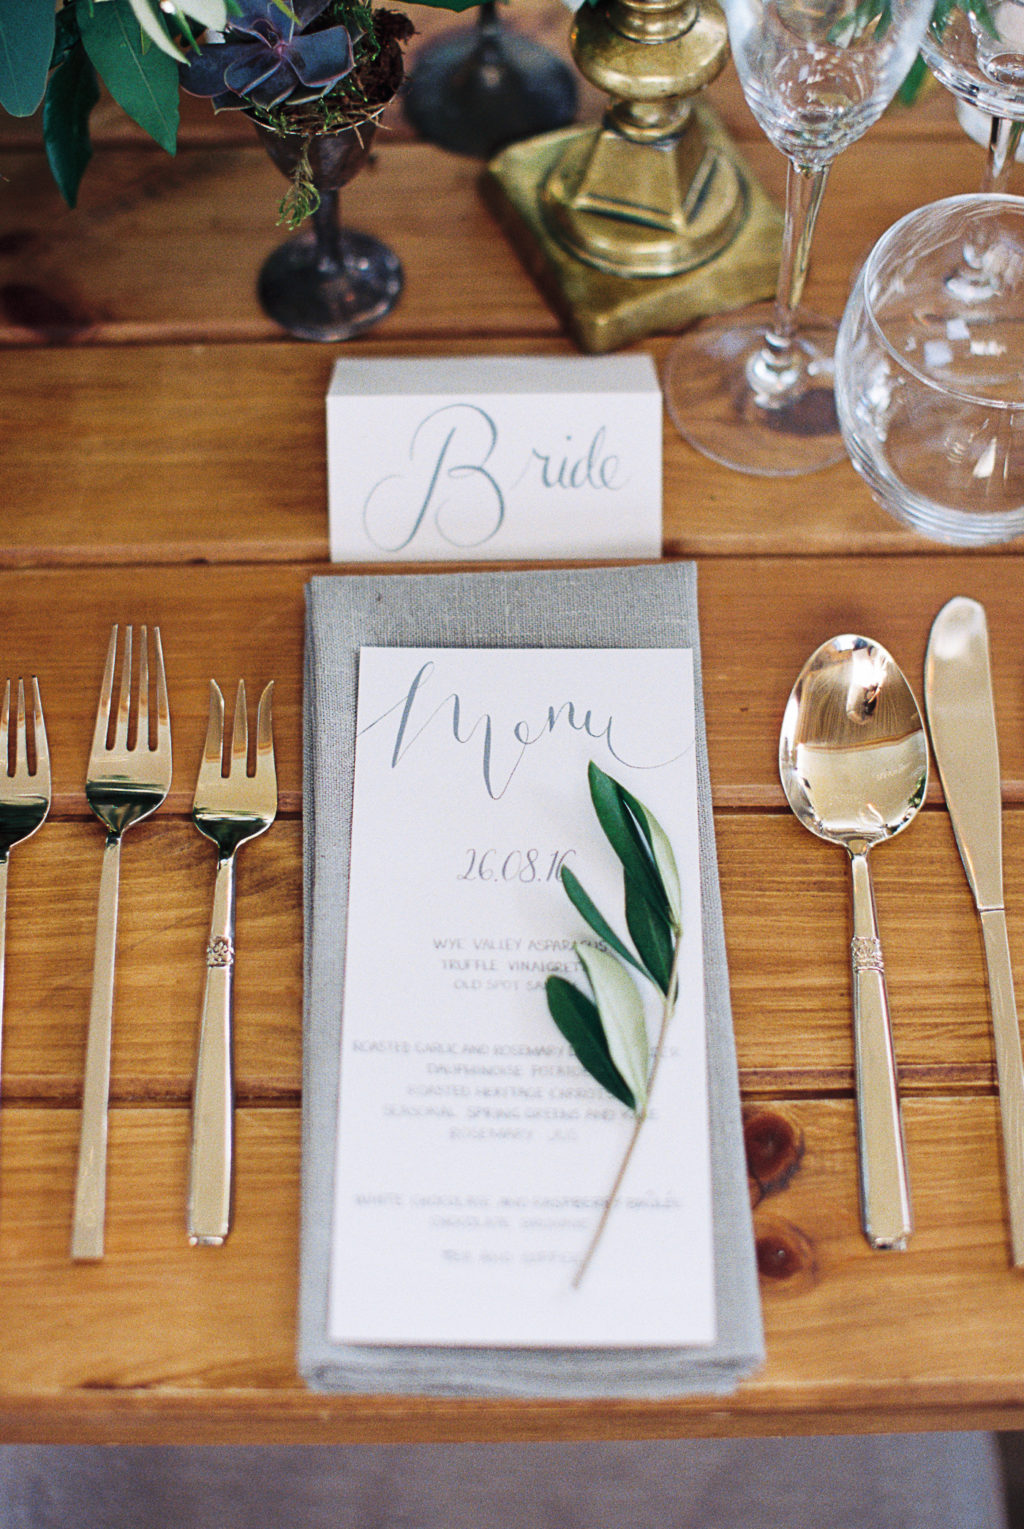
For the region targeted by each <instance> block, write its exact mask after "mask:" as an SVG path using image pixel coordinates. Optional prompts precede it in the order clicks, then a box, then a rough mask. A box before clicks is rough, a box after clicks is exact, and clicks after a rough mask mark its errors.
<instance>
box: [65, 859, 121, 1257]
mask: <svg viewBox="0 0 1024 1529" xmlns="http://www.w3.org/2000/svg"><path fill="white" fill-rule="evenodd" d="M120 876H121V838H120V835H119V834H108V835H107V842H106V844H105V845H104V847H103V867H102V870H101V871H100V895H99V904H98V907H97V911H96V944H95V948H94V951H93V962H92V998H91V1000H90V1003H89V1031H88V1037H87V1039H86V1043H85V1082H84V1085H83V1089H82V1128H81V1135H80V1137H79V1144H78V1177H77V1180H76V1182H75V1213H74V1220H73V1222H72V1226H71V1257H72V1258H74V1259H79V1260H95V1259H98V1258H102V1257H103V1222H104V1217H105V1215H106V1207H107V1109H108V1106H109V1102H110V1040H111V1028H112V1019H113V1013H114V957H115V955H116V952H117V894H118V886H119V883H120Z"/></svg>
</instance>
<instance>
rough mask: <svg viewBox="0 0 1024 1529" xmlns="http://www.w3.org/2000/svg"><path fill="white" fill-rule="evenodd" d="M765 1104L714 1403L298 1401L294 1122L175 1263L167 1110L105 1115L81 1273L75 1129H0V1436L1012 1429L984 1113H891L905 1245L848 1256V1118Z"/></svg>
mask: <svg viewBox="0 0 1024 1529" xmlns="http://www.w3.org/2000/svg"><path fill="white" fill-rule="evenodd" d="M785 1108H786V1109H787V1110H788V1112H789V1114H790V1115H791V1116H792V1115H794V1113H795V1114H796V1116H797V1118H798V1120H799V1123H800V1127H801V1129H802V1131H803V1133H804V1137H805V1141H806V1150H805V1153H804V1157H803V1160H802V1162H801V1165H800V1167H799V1169H798V1171H797V1172H796V1174H795V1175H794V1176H793V1178H792V1179H791V1180H790V1182H789V1185H788V1187H787V1188H786V1189H785V1190H784V1191H783V1192H782V1193H780V1194H778V1195H776V1196H773V1197H771V1198H770V1199H767V1200H764V1201H762V1202H761V1204H759V1205H758V1207H757V1210H756V1212H755V1235H756V1238H757V1243H758V1251H759V1257H760V1259H761V1263H762V1267H763V1268H764V1270H765V1271H766V1272H765V1273H764V1275H763V1277H762V1295H763V1301H764V1317H765V1326H766V1334H767V1342H768V1349H769V1353H770V1355H771V1362H770V1366H769V1368H768V1370H766V1371H765V1372H764V1373H763V1374H762V1375H760V1376H758V1377H755V1378H754V1379H753V1380H751V1381H749V1382H747V1383H746V1384H744V1385H743V1386H742V1387H741V1388H740V1390H739V1392H738V1393H737V1395H736V1396H735V1397H733V1398H719V1399H716V1400H715V1402H714V1404H713V1405H711V1406H709V1405H708V1404H707V1403H706V1402H701V1401H699V1400H691V1401H681V1402H680V1401H673V1402H663V1403H631V1402H615V1403H610V1402H589V1403H559V1404H558V1405H552V1404H549V1403H531V1402H522V1401H520V1402H493V1403H479V1402H451V1401H446V1402H437V1401H433V1400H426V1399H417V1398H411V1399H410V1398H406V1399H403V1398H395V1397H391V1398H389V1397H357V1398H354V1399H352V1398H337V1397H336V1398H328V1397H323V1396H314V1395H311V1394H310V1393H307V1392H305V1391H304V1390H303V1389H302V1387H301V1385H300V1383H299V1382H298V1379H297V1377H296V1375H295V1370H294V1360H293V1342H294V1322H295V1306H294V1292H295V1275H294V1269H295V1258H296V1254H297V1225H296V1217H295V1206H296V1198H297V1174H298V1155H299V1154H298V1139H299V1138H298V1116H297V1112H296V1111H295V1110H294V1109H263V1110H243V1111H242V1112H240V1121H239V1187H238V1209H237V1221H236V1229H235V1232H234V1233H233V1234H232V1238H231V1240H230V1241H229V1242H228V1243H227V1244H226V1245H225V1247H224V1248H223V1249H218V1250H212V1249H210V1250H206V1249H190V1248H189V1247H188V1246H187V1244H186V1242H185V1238H184V1234H183V1230H182V1224H181V1205H182V1203H183V1197H184V1175H185V1160H186V1153H187V1116H186V1113H185V1112H184V1111H183V1110H165V1109H130V1110H115V1111H114V1113H113V1117H112V1136H111V1159H110V1201H109V1234H108V1256H107V1258H106V1259H105V1260H104V1262H103V1263H101V1264H98V1265H93V1266H83V1265H72V1264H71V1263H70V1262H69V1260H68V1258H67V1251H66V1249H67V1235H68V1233H67V1227H68V1219H69V1214H70V1197H71V1189H72V1179H73V1168H74V1151H75V1124H76V1119H77V1116H76V1114H75V1112H73V1111H64V1110H38V1109H28V1108H18V1109H13V1110H11V1111H10V1112H9V1114H8V1116H7V1119H6V1121H5V1135H4V1143H3V1155H2V1168H3V1173H4V1180H5V1183H6V1184H7V1186H8V1195H9V1199H10V1203H11V1205H12V1207H13V1209H12V1210H11V1211H10V1212H9V1213H8V1214H7V1216H6V1218H5V1225H4V1236H3V1238H2V1240H0V1295H2V1301H3V1310H4V1313H5V1318H6V1322H5V1328H6V1337H5V1342H4V1346H3V1350H2V1352H0V1397H2V1398H3V1401H2V1403H0V1433H2V1434H3V1436H4V1437H5V1438H9V1439H16V1438H29V1437H31V1438H47V1437H60V1438H62V1439H64V1440H87V1439H101V1440H103V1441H104V1442H133V1443H139V1442H156V1441H159V1440H166V1439H173V1438H179V1437H181V1436H182V1430H183V1429H186V1428H187V1437H188V1438H189V1440H190V1442H194V1443H198V1442H216V1441H227V1442H230V1441H232V1440H235V1441H240V1440H241V1439H243V1438H244V1439H245V1440H246V1441H247V1442H259V1441H265V1442H270V1441H271V1440H291V1441H293V1442H306V1443H312V1442H326V1441H329V1440H333V1441H339V1442H356V1441H363V1440H369V1439H373V1440H374V1441H375V1442H387V1441H390V1440H398V1439H403V1440H412V1441H415V1440H430V1439H434V1440H436V1439H448V1440H458V1439H474V1438H515V1439H518V1440H520V1441H523V1440H526V1439H529V1438H540V1437H543V1438H594V1437H602V1438H638V1437H659V1436H661V1437H668V1436H679V1435H680V1434H681V1433H687V1434H689V1433H692V1434H704V1433H728V1432H773V1433H779V1432H787V1431H791V1430H792V1429H799V1428H800V1427H801V1426H806V1425H807V1421H808V1420H809V1419H810V1418H819V1419H820V1418H821V1417H822V1416H828V1417H829V1418H830V1420H831V1422H832V1425H833V1426H837V1427H841V1428H849V1429H852V1430H857V1429H858V1428H862V1427H867V1428H870V1427H874V1426H878V1423H879V1420H880V1419H883V1418H884V1419H885V1420H886V1426H889V1425H890V1423H892V1424H895V1425H896V1426H898V1425H899V1423H900V1422H901V1421H902V1422H903V1423H904V1424H905V1425H906V1426H911V1427H916V1426H921V1425H922V1423H923V1422H925V1421H926V1420H927V1423H929V1424H930V1425H932V1426H946V1427H948V1426H955V1424H956V1423H957V1421H958V1420H959V1419H963V1418H971V1419H972V1420H974V1419H981V1418H984V1419H985V1420H986V1421H987V1423H988V1424H991V1423H993V1422H996V1421H998V1422H1001V1423H1002V1424H1004V1425H1009V1424H1010V1423H1018V1424H1019V1422H1020V1421H1021V1419H1022V1418H1024V1381H1022V1380H1021V1376H1022V1374H1024V1329H1022V1326H1021V1324H1020V1322H1019V1320H1018V1312H1019V1301H1020V1279H1019V1276H1015V1275H1013V1274H1012V1273H1011V1272H1010V1271H1009V1269H1008V1268H1007V1264H1006V1241H1005V1231H1004V1226H1003V1217H1002V1210H1001V1198H1000V1196H1001V1190H1000V1185H999V1174H998V1145H997V1134H998V1128H997V1123H996V1112H995V1107H994V1104H993V1102H992V1101H991V1100H987V1099H973V1100H948V1099H944V1100H939V1099H928V1100H925V1099H912V1100H909V1101H908V1103H907V1110H906V1116H907V1134H908V1146H909V1154H910V1163H911V1171H912V1173H913V1183H914V1193H915V1208H916V1217H917V1230H916V1232H915V1235H914V1238H913V1242H912V1245H911V1250H910V1251H909V1252H907V1253H906V1254H902V1255H900V1254H893V1255H885V1254H878V1253H873V1252H872V1251H871V1250H870V1249H869V1248H868V1247H867V1245H866V1244H865V1243H864V1242H863V1239H862V1238H861V1236H860V1233H859V1229H858V1211H857V1203H856V1187H855V1186H856V1172H855V1159H854V1146H853V1135H854V1127H853V1112H852V1108H851V1106H850V1105H849V1103H847V1102H843V1101H807V1102H806V1103H801V1104H800V1105H799V1107H794V1106H793V1105H789V1106H785ZM965 1353H970V1355H971V1362H970V1366H969V1368H965V1366H964V1365H963V1355H964V1354H965ZM897 1394H898V1396H899V1405H898V1407H893V1397H894V1396H895V1395H897ZM975 1409H978V1410H977V1411H976V1410H975Z"/></svg>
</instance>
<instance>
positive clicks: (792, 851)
mask: <svg viewBox="0 0 1024 1529" xmlns="http://www.w3.org/2000/svg"><path fill="white" fill-rule="evenodd" d="M716 828H717V841H718V854H719V861H720V868H721V883H722V897H723V902H724V907H725V923H726V935H727V939H728V945H729V950H730V978H731V986H732V999H733V1017H734V1023H735V1029H736V1039H737V1047H738V1051H739V1061H740V1069H741V1080H742V1083H743V1088H744V1094H745V1096H746V1097H748V1098H756V1097H760V1096H761V1095H762V1094H768V1095H772V1096H775V1097H778V1096H780V1095H782V1094H787V1095H790V1096H792V1097H795V1098H804V1097H813V1096H815V1095H822V1094H826V1095H827V1094H836V1093H849V1092H850V1091H851V1090H852V1087H853V1056H852V1040H851V1031H850V977H849V936H850V930H849V923H850V911H849V901H850V893H849V886H848V871H847V866H846V857H845V855H844V854H843V853H842V851H839V850H832V849H830V848H829V846H827V845H825V844H823V843H821V841H819V840H817V839H815V838H813V837H812V836H811V835H810V834H808V833H806V832H805V831H804V830H803V829H802V828H800V827H799V826H798V825H797V824H796V823H795V822H794V821H792V820H791V819H790V818H789V817H788V816H781V815H780V816H766V815H764V814H760V813H759V814H739V815H730V814H720V815H719V818H718V822H717V825H716ZM1006 829H1007V832H1006V850H1007V861H1008V875H1007V906H1008V907H1009V909H1010V915H1009V918H1010V934H1011V943H1012V947H1013V949H1014V951H1015V952H1016V953H1018V954H1020V953H1024V812H1021V811H1019V810H1014V811H1013V812H1012V813H1010V814H1009V815H1008V821H1007V825H1006ZM101 846H102V833H101V831H100V829H99V826H98V825H95V824H93V823H91V822H87V821H72V822H60V821H58V822H56V823H53V824H51V825H50V826H48V827H47V828H46V829H44V830H43V831H42V832H41V833H39V834H37V835H36V837H35V838H34V839H32V840H31V841H30V842H29V843H28V844H26V845H24V846H23V847H22V848H20V849H19V850H18V851H17V852H16V855H15V856H14V857H12V867H11V877H10V894H9V898H10V906H9V912H8V956H7V994H6V1016H5V1036H4V1057H3V1063H4V1091H3V1097H4V1099H5V1100H6V1101H7V1103H8V1104H12V1105H13V1104H15V1103H22V1102H31V1101H33V1100H36V1101H38V1100H46V1101H49V1102H53V1103H61V1104H65V1105H67V1104H77V1103H78V1100H79V1097H80V1090H81V1071H82V1059H83V1057H84V1053H85V1023H86V1016H87V1014H88V1007H89V987H90V980H91V971H92V941H93V930H94V927H95V914H96V909H95V902H96V890H97V886H98V878H99V858H100V853H101ZM301 852H302V846H301V825H300V824H299V822H298V821H297V820H296V819H294V818H286V819H283V820H281V821H279V822H278V823H277V824H276V825H275V827H274V828H273V830H272V831H271V832H270V833H269V834H268V835H267V836H266V837H265V838H262V839H260V840H259V842H258V843H256V844H253V845H251V846H249V847H248V848H247V849H246V850H245V851H244V852H243V853H242V854H241V855H240V856H239V890H238V900H239V901H238V965H237V968H236V1005H237V1019H236V1070H237V1086H238V1091H239V1095H240V1098H241V1099H242V1100H243V1101H246V1102H250V1103H264V1104H274V1103H276V1102H282V1101H283V1102H287V1103H291V1104H295V1103H297V1102H298V1099H299V1092H300V1085H301V1017H302V1013H301V998H302V962H301V953H302V924H301ZM123 858H124V869H123V876H122V893H121V912H120V922H119V945H118V975H117V985H116V1007H115V1018H114V1055H113V1077H112V1091H113V1097H114V1099H115V1101H117V1102H120V1103H160V1102H165V1103H166V1102H172V1103H174V1104H184V1103H187V1100H188V1097H189V1091H190V1088H191V1077H192V1067H193V1062H194V1056H195V1046H196V1027H197V1022H198V1015H199V1011H200V1001H201V997H202V982H203V977H204V975H205V966H204V962H203V954H204V951H205V942H206V929H207V921H208V915H209V902H210V895H211V889H212V877H213V861H212V852H211V851H210V850H209V848H208V846H207V845H206V842H205V841H204V840H203V839H201V838H200V836H199V834H198V833H197V832H196V830H195V829H194V828H193V827H192V825H191V823H190V822H189V821H188V819H187V818H185V817H184V816H182V817H177V818H176V817H174V816H173V815H168V814H166V813H164V814H160V815H158V816H156V817H154V818H152V819H150V820H149V821H148V822H147V823H145V824H142V825H141V826H140V827H139V828H137V829H135V830H133V832H132V834H131V835H129V836H128V837H127V838H126V841H125V846H124V852H123ZM872 858H873V866H874V875H875V883H876V897H877V901H878V908H879V920H880V924H881V930H882V937H883V941H884V946H885V954H886V962H887V968H888V979H889V987H890V997H891V1001H892V1006H893V1015H894V1025H895V1029H896V1045H897V1055H898V1059H899V1064H900V1071H901V1080H902V1085H903V1090H904V1093H906V1094H912V1093H932V1092H941V1093H943V1094H946V1093H962V1092H965V1091H966V1092H970V1091H973V1092H978V1093H988V1092H991V1090H992V1088H993V1086H994V1074H993V1060H992V1041H991V1030H990V1020H989V1007H988V990H987V987H986V983H985V975H984V961H983V955H982V948H981V937H980V934H979V931H978V928H977V918H976V915H975V913H974V907H973V904H972V902H971V899H970V894H969V893H968V890H967V884H966V880H965V878H964V876H963V872H962V870H961V867H960V861H959V858H958V856H957V853H956V848H955V846H954V844H953V840H952V835H951V833H950V829H949V824H948V822H947V820H946V817H945V814H944V813H942V812H941V811H935V812H926V813H925V814H924V815H923V817H922V818H920V819H919V821H918V822H917V823H916V824H915V825H914V827H913V829H912V830H911V831H909V832H908V833H906V834H905V835H904V836H903V837H902V838H901V839H898V840H897V841H896V842H895V843H893V844H892V845H887V846H885V847H884V848H883V849H880V850H879V851H878V852H877V853H876V854H875V855H874V856H873V857H872ZM922 888H924V889H926V893H927V895H926V896H924V897H922V892H921V889H922ZM922 952H927V960H922V959H921V955H922Z"/></svg>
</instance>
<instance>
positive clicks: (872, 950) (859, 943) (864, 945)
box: [850, 934, 885, 972]
mask: <svg viewBox="0 0 1024 1529" xmlns="http://www.w3.org/2000/svg"><path fill="white" fill-rule="evenodd" d="M850 954H851V957H852V960H853V969H854V971H855V972H884V971H885V962H884V961H883V959H882V942H881V940H877V939H875V937H874V936H873V935H870V934H868V935H864V934H857V935H854V937H853V939H852V940H851V941H850Z"/></svg>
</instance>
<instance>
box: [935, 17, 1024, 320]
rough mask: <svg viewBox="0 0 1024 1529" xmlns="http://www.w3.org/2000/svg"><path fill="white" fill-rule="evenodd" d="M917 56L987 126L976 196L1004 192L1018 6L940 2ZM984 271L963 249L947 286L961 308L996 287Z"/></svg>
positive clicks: (1020, 69) (1015, 132)
mask: <svg viewBox="0 0 1024 1529" xmlns="http://www.w3.org/2000/svg"><path fill="white" fill-rule="evenodd" d="M921 53H922V55H923V56H924V59H925V61H926V63H927V64H928V67H929V69H930V70H931V71H932V73H933V74H934V75H935V77H936V79H937V80H939V82H940V83H941V84H943V85H945V87H946V89H947V90H951V91H952V92H953V94H954V95H955V96H957V97H959V99H960V100H961V101H963V102H965V104H966V105H968V106H973V107H975V108H976V109H977V110H979V111H982V112H984V113H986V114H987V115H988V117H989V118H990V128H989V139H988V154H987V158H986V162H985V173H984V176H983V177H982V182H981V191H982V193H984V194H991V193H993V192H1004V191H1006V190H1008V189H1009V177H1010V171H1011V170H1012V168H1013V160H1014V155H1015V153H1016V151H1017V144H1018V142H1019V141H1020V135H1021V130H1022V129H1024V0H995V3H989V0H939V3H938V4H937V5H936V8H935V14H934V16H933V17H932V22H931V25H930V26H929V28H928V30H927V32H926V33H925V35H924V37H923V38H922V41H921ZM990 267H991V262H990V261H988V260H987V259H986V252H985V251H984V250H983V249H980V248H977V247H975V246H973V245H967V246H966V247H965V249H964V251H963V260H962V264H961V265H959V266H958V267H957V269H956V270H954V271H953V272H951V273H950V274H949V275H948V276H947V278H946V284H947V286H948V288H949V290H950V292H952V294H953V295H954V296H956V297H958V298H959V299H960V300H961V301H962V302H964V303H977V302H984V301H985V300H986V299H987V298H989V297H991V296H993V295H994V293H995V292H996V291H997V290H998V287H999V277H998V275H997V274H996V273H995V272H993V271H992V269H991V268H990Z"/></svg>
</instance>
